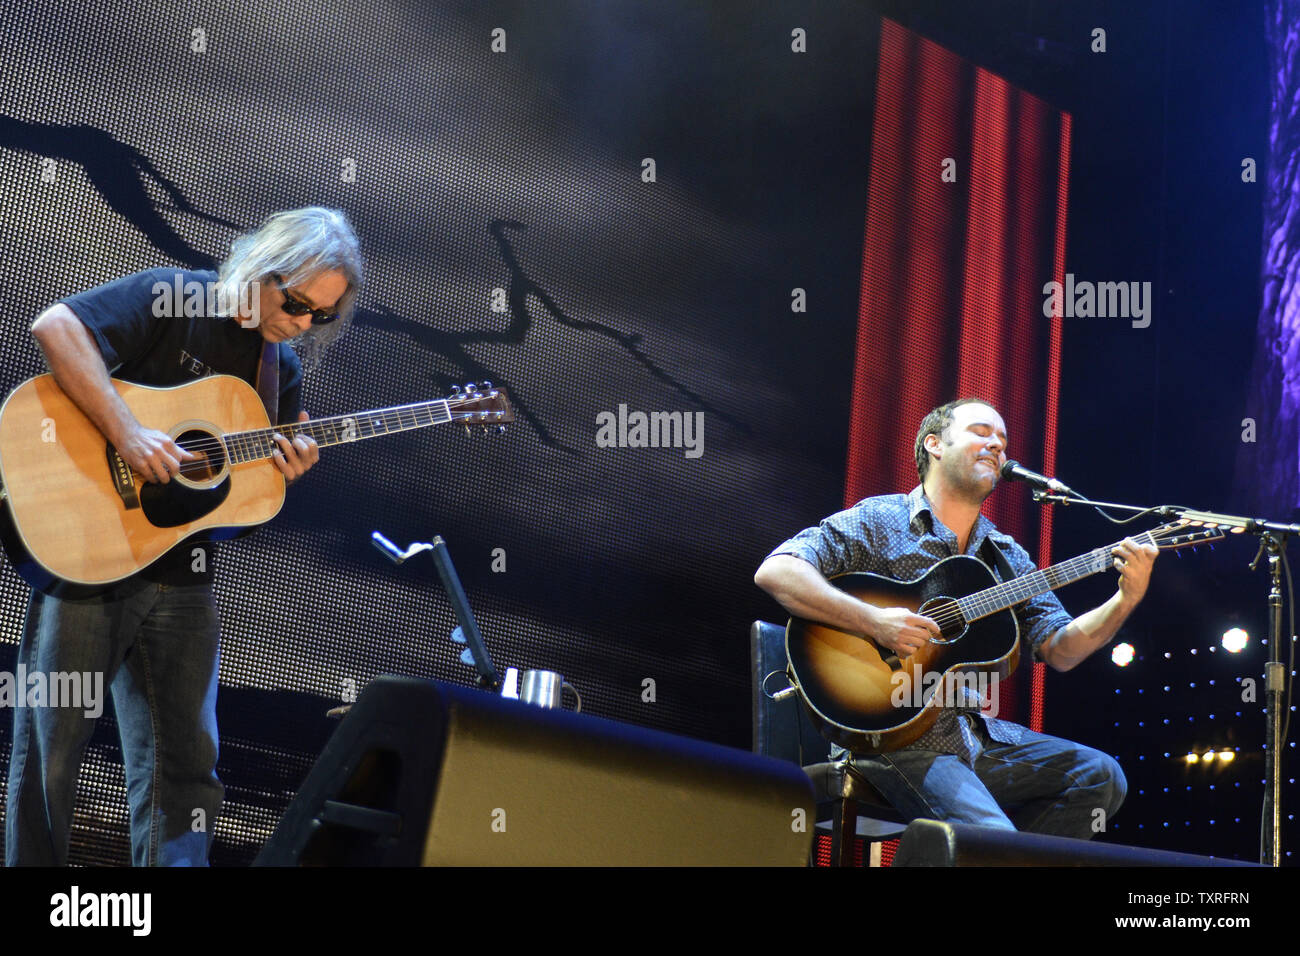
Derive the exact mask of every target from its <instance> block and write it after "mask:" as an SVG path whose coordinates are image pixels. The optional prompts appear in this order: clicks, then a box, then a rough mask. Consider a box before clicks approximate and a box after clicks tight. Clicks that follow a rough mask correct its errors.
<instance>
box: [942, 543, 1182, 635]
mask: <svg viewBox="0 0 1300 956" xmlns="http://www.w3.org/2000/svg"><path fill="white" fill-rule="evenodd" d="M1133 540H1134V541H1136V542H1137V543H1138V544H1155V543H1156V542H1155V539H1154V538H1153V537H1152V536H1151V532H1149V531H1144V532H1142V534H1139V535H1136V536H1135V537H1134V539H1133ZM1118 543H1119V542H1116V544H1118ZM994 547H996V545H994ZM1114 547H1115V544H1111V545H1107V546H1106V547H1104V548H1095V549H1093V550H1092V551H1089V552H1088V553H1087V554H1081V555H1079V556H1078V557H1077V558H1071V559H1070V560H1069V561H1062V562H1061V563H1060V564H1054V565H1052V566H1051V567H1050V568H1044V569H1043V570H1041V571H1034V572H1033V573H1031V574H1026V575H1022V576H1021V577H1018V578H1016V579H1015V580H1013V581H1004V582H1002V583H1001V584H995V585H994V586H993V587H991V588H985V589H984V590H983V591H976V592H975V593H974V594H968V595H966V596H965V597H963V598H958V599H957V606H958V607H959V608H960V609H961V613H962V614H963V616H965V618H966V620H968V621H977V620H979V619H980V618H982V617H988V616H989V615H990V614H996V613H997V612H998V611H1005V610H1006V609H1007V608H1009V607H1015V606H1016V605H1017V604H1020V603H1023V602H1024V601H1028V600H1029V599H1030V598H1033V597H1037V596H1038V595H1040V594H1043V593H1045V592H1047V591H1055V590H1056V589H1057V588H1060V587H1065V585H1067V584H1070V583H1071V582H1073V581H1078V580H1080V579H1082V578H1086V577H1088V576H1089V575H1093V574H1098V573H1100V572H1102V571H1105V570H1106V569H1107V568H1109V567H1111V562H1112V561H1114V557H1113V556H1112V554H1111V551H1112V549H1113V548H1114Z"/></svg>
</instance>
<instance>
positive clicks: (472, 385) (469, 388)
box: [465, 382, 478, 392]
mask: <svg viewBox="0 0 1300 956" xmlns="http://www.w3.org/2000/svg"><path fill="white" fill-rule="evenodd" d="M465 391H467V392H476V391H478V386H477V385H476V384H475V383H473V382H470V383H469V384H468V385H466V386H465Z"/></svg>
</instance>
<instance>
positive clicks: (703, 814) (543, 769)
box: [255, 677, 816, 866]
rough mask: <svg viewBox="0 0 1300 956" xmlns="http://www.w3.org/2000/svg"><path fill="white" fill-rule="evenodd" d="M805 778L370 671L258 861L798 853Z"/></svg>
mask: <svg viewBox="0 0 1300 956" xmlns="http://www.w3.org/2000/svg"><path fill="white" fill-rule="evenodd" d="M815 819H816V817H815V802H814V796H813V791H812V784H811V782H810V781H809V780H808V777H807V776H806V775H805V774H804V773H803V771H802V770H801V769H800V768H799V767H797V766H795V765H794V764H791V763H788V762H786V761H781V760H774V759H772V758H769V757H761V756H758V755H756V754H752V753H749V752H748V751H744V750H738V749H734V748H730V747H721V746H718V745H715V744H709V743H705V742H703V741H698V740H692V739H689V738H686V737H678V736H675V735H671V734H667V733H662V732H659V731H654V730H648V729H645V728H642V727H635V726H632V725H629V724H620V723H616V722H614V721H611V720H604V719H601V718H598V717H591V716H588V715H586V714H572V713H569V712H567V711H558V710H544V709H542V708H540V707H535V706H531V705H528V704H523V703H520V702H519V701H516V700H508V699H503V698H500V697H497V696H496V695H495V694H490V693H487V692H485V691H480V690H475V689H472V688H468V687H457V686H454V685H450V684H444V683H441V682H437V681H424V680H415V679H411V678H402V677H381V678H378V679H376V680H374V681H372V682H371V683H370V684H368V685H367V686H366V688H365V690H364V691H363V693H362V694H361V696H360V698H359V699H358V701H357V702H356V704H355V706H353V708H352V709H351V711H350V712H349V713H348V714H347V715H346V716H345V717H344V718H343V722H342V724H340V726H339V728H338V730H336V731H335V733H334V736H333V737H331V738H330V741H329V743H328V744H327V745H326V747H325V750H324V752H323V753H322V754H321V756H320V759H319V760H317V762H316V764H315V765H314V766H313V768H312V770H311V772H310V773H309V774H308V776H307V779H306V781H305V782H304V783H303V786H302V788H301V789H300V790H299V792H298V794H297V796H296V797H295V798H294V800H293V801H292V803H291V804H290V806H289V808H288V810H287V811H285V814H284V817H283V818H282V819H281V820H280V824H279V826H278V827H277V828H276V830H275V833H274V834H272V836H271V839H270V840H269V841H268V842H267V844H266V846H265V847H264V848H263V850H262V852H261V854H260V855H259V856H258V858H257V860H256V863H255V865H260V866H299V865H302V866H347V865H360V866H416V865H425V866H437V865H453V866H566V865H578V866H603V865H637V866H647V865H648V866H656V865H667V866H680V865H692V864H700V865H708V866H715V865H750V866H771V865H789V866H806V865H807V863H808V854H809V850H810V848H811V845H812V830H813V823H814V821H815Z"/></svg>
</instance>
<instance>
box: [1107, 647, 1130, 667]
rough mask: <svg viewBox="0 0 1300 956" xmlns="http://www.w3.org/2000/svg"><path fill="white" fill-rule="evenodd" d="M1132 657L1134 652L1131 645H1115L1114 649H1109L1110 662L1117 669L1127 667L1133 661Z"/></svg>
mask: <svg viewBox="0 0 1300 956" xmlns="http://www.w3.org/2000/svg"><path fill="white" fill-rule="evenodd" d="M1133 655H1134V651H1133V645H1132V644H1116V645H1115V646H1114V648H1112V649H1111V652H1110V659H1111V662H1112V663H1113V664H1115V665H1116V666H1118V667H1127V666H1128V665H1129V663H1130V662H1131V661H1132V660H1133Z"/></svg>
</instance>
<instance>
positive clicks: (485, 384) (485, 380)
mask: <svg viewBox="0 0 1300 956" xmlns="http://www.w3.org/2000/svg"><path fill="white" fill-rule="evenodd" d="M483 388H484V389H491V388H492V383H491V382H489V381H488V380H487V379H484V380H483Z"/></svg>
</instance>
